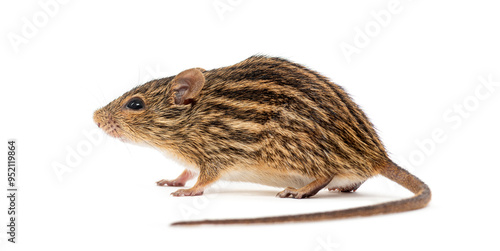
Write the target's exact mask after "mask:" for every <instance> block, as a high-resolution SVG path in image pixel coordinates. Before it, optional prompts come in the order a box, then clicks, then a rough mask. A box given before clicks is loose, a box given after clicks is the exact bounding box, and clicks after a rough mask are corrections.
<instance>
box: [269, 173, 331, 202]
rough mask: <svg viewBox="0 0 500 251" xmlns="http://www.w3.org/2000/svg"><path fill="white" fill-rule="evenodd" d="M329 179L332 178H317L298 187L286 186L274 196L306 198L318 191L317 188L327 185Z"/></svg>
mask: <svg viewBox="0 0 500 251" xmlns="http://www.w3.org/2000/svg"><path fill="white" fill-rule="evenodd" d="M330 181H332V178H318V179H316V180H314V181H313V182H311V183H309V184H307V185H306V186H304V187H301V188H299V189H296V188H293V187H287V188H286V189H285V190H283V191H281V192H279V193H278V194H277V195H276V196H278V197H280V198H287V197H292V198H295V199H302V198H308V197H311V196H313V195H315V194H316V193H318V192H319V190H321V189H323V188H324V187H325V186H326V185H328V183H330Z"/></svg>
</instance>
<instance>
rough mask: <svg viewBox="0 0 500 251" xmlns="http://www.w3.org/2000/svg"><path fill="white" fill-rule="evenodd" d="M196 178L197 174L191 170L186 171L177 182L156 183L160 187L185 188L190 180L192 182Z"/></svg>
mask: <svg viewBox="0 0 500 251" xmlns="http://www.w3.org/2000/svg"><path fill="white" fill-rule="evenodd" d="M195 176H196V173H195V172H193V171H190V170H187V169H186V170H184V172H182V173H181V175H179V177H177V178H176V179H175V180H160V181H157V182H156V185H158V186H164V185H167V186H172V187H183V186H184V185H185V184H186V182H187V181H188V180H191V179H192V178H194V177H195Z"/></svg>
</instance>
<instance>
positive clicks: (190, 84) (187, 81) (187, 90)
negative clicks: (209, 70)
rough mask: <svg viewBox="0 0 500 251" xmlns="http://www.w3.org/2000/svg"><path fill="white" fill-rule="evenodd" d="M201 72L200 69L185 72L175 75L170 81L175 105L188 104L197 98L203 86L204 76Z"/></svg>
mask: <svg viewBox="0 0 500 251" xmlns="http://www.w3.org/2000/svg"><path fill="white" fill-rule="evenodd" d="M201 70H202V69H201V68H193V69H189V70H185V71H183V72H181V73H179V74H177V76H175V78H174V80H172V89H173V90H174V102H175V104H176V105H187V104H190V103H192V102H193V100H194V99H195V98H196V97H197V96H198V94H199V93H200V91H201V89H202V88H203V85H204V84H205V76H203V73H201Z"/></svg>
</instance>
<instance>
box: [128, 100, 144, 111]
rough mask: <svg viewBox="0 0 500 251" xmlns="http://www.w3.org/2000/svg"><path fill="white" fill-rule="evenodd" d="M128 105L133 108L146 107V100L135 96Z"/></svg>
mask: <svg viewBox="0 0 500 251" xmlns="http://www.w3.org/2000/svg"><path fill="white" fill-rule="evenodd" d="M126 106H127V108H129V109H132V110H140V109H143V108H144V101H143V100H142V99H140V98H133V99H131V100H129V101H128V103H127V105H126Z"/></svg>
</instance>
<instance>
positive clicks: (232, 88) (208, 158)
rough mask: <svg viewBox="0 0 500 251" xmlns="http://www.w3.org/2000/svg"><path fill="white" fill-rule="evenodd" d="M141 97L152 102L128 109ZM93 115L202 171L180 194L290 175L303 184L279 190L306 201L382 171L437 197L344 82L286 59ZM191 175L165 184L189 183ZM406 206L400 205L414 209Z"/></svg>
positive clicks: (163, 86)
mask: <svg viewBox="0 0 500 251" xmlns="http://www.w3.org/2000/svg"><path fill="white" fill-rule="evenodd" d="M134 98H135V99H140V100H142V101H143V102H144V108H142V109H140V110H132V109H129V108H127V104H128V102H130V101H131V100H132V99H134ZM94 120H95V121H96V123H98V125H99V126H100V127H102V128H103V129H104V130H105V131H106V132H107V133H108V134H110V135H111V136H114V137H117V138H120V139H122V140H124V141H132V142H141V143H147V144H149V145H151V146H152V147H155V148H157V149H159V150H161V151H166V152H169V153H171V154H173V155H175V156H177V157H178V158H180V159H181V160H183V161H185V162H187V163H188V165H190V166H191V169H192V172H194V173H199V176H198V181H197V182H196V184H195V186H194V187H193V188H190V189H181V190H178V191H177V192H175V193H173V195H175V196H184V195H188V196H190V195H200V194H202V193H203V190H204V189H205V188H206V187H207V186H209V185H210V184H212V183H213V182H215V181H217V180H218V179H221V178H222V179H229V180H242V181H250V182H257V183H262V184H266V185H275V186H283V184H287V182H290V183H292V184H290V185H295V186H297V187H288V188H287V189H286V190H284V191H283V192H281V193H280V194H278V195H279V196H280V197H289V196H291V197H295V198H304V197H310V196H313V195H314V194H316V193H317V192H318V191H319V190H320V189H322V188H324V187H328V188H329V189H338V190H341V191H354V190H356V189H357V188H358V187H359V186H360V185H361V184H362V183H363V182H364V181H365V180H366V179H368V178H370V177H372V176H375V175H377V174H382V175H384V176H386V177H389V178H390V179H393V180H395V181H396V182H398V183H400V184H402V185H403V186H405V187H407V188H409V189H410V190H411V191H412V192H414V193H416V194H417V195H418V194H419V193H423V194H425V195H427V198H424V200H423V202H421V203H420V204H419V205H418V207H423V206H425V205H426V204H427V202H428V201H429V200H430V190H428V187H427V186H425V184H423V183H422V182H421V181H420V180H418V179H417V178H416V177H414V176H412V175H411V174H407V173H405V172H404V170H403V169H401V168H399V167H397V168H395V167H394V166H395V164H393V162H392V161H391V160H390V159H389V157H388V155H387V153H386V150H385V148H384V146H383V145H382V143H381V141H380V139H379V138H378V136H377V134H376V132H375V130H374V128H373V126H372V124H371V123H370V121H369V120H368V118H367V117H366V115H365V114H364V113H363V111H362V110H361V109H360V108H359V107H358V106H357V105H356V104H355V103H354V102H353V101H352V99H351V98H350V97H349V95H348V94H347V93H346V92H345V91H344V90H343V89H342V88H341V87H340V86H338V85H336V84H334V83H332V82H330V81H329V80H328V79H326V78H325V77H323V76H321V75H320V74H318V73H316V72H314V71H311V70H309V69H307V68H305V67H303V66H301V65H299V64H295V63H292V62H290V61H287V60H284V59H281V58H271V57H265V56H253V57H250V58H248V59H246V60H244V61H242V62H240V63H238V64H235V65H233V66H229V67H223V68H219V69H213V70H209V71H205V70H203V69H201V68H194V69H189V70H186V71H184V72H182V73H180V74H178V75H177V76H175V77H168V78H163V79H158V80H153V81H150V82H148V83H145V84H143V85H141V86H138V87H136V88H134V89H132V90H131V91H129V92H127V93H125V94H124V95H123V96H121V97H119V98H118V99H116V100H114V101H112V102H111V103H110V104H108V105H107V106H105V107H103V108H101V109H99V110H98V111H96V112H95V114H94ZM402 173H404V174H402ZM405 175H406V176H405ZM408 175H410V176H408ZM192 176H193V175H191V176H189V175H187V174H186V173H184V174H183V175H181V176H179V178H178V179H176V180H173V181H168V182H167V181H165V180H162V181H159V182H158V185H169V182H170V184H178V183H182V185H183V184H184V183H185V181H186V177H192ZM402 177H403V178H405V180H403V181H402V180H401V178H402ZM408 177H413V178H408ZM175 181H179V182H177V183H176V182H175ZM405 182H406V183H405ZM412 182H413V183H412ZM290 185H286V186H290ZM299 186H300V187H299ZM419 189H420V190H419ZM423 190H428V193H424V192H423ZM417 197H418V196H417ZM424 202H425V203H424ZM405 205H406V207H405V208H404V210H403V209H401V208H399V209H397V210H396V209H391V210H393V211H394V210H395V211H405V210H410V208H408V207H407V205H408V203H406V204H405ZM393 206H394V205H393ZM396 206H399V207H401V205H396ZM411 209H415V208H411ZM370 210H373V208H372V209H370ZM389 211H390V210H389ZM389 211H387V210H385V211H380V212H389ZM356 212H358V211H356ZM378 212H379V211H377V212H375V213H378ZM372 213H373V212H372ZM360 215H361V214H360ZM287 217H296V216H287ZM297 217H298V216H297ZM313 218H314V217H313ZM295 219H301V218H300V217H298V218H295ZM308 219H309V220H311V219H312V218H308ZM315 219H316V218H315ZM252 220H254V222H256V221H255V219H252ZM268 220H270V221H283V218H279V217H278V218H276V217H274V218H272V219H271V218H269V219H268ZM263 222H267V220H264V221H263ZM198 223H207V222H198ZM208 223H232V222H230V221H218V222H208ZM243 223H249V222H243Z"/></svg>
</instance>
